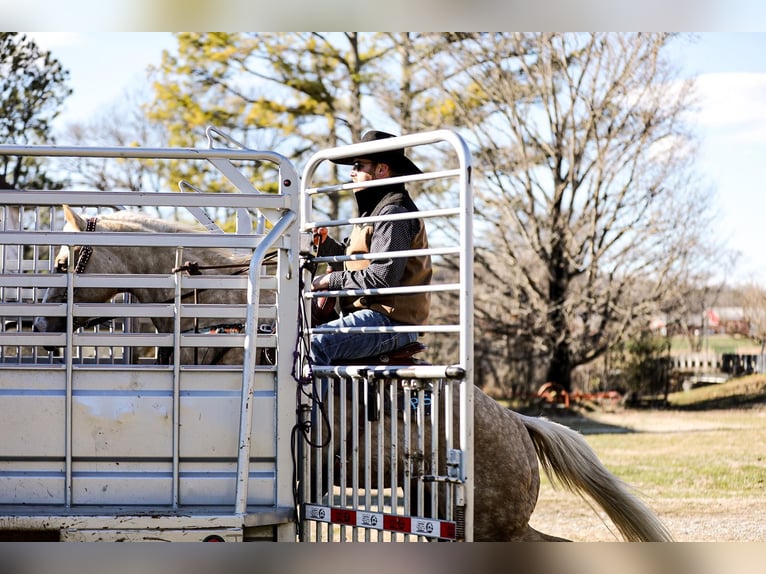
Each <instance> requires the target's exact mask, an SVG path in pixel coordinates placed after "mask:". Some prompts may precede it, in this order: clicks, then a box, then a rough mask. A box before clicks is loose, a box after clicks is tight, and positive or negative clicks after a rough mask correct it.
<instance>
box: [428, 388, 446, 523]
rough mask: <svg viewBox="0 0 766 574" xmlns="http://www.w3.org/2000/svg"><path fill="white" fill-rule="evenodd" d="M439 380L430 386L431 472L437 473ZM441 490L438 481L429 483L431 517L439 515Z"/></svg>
mask: <svg viewBox="0 0 766 574" xmlns="http://www.w3.org/2000/svg"><path fill="white" fill-rule="evenodd" d="M440 388H441V380H434V381H433V384H432V386H431V402H430V407H431V411H430V412H431V425H430V427H431V473H432V474H434V475H437V474H439V436H440V430H441V429H440V425H439V404H440V403H439V400H440V399H439V396H440V393H439V390H440ZM441 490H443V488H442V486H441V484H440V483H438V482H433V483H431V518H437V517H438V516H439V491H441Z"/></svg>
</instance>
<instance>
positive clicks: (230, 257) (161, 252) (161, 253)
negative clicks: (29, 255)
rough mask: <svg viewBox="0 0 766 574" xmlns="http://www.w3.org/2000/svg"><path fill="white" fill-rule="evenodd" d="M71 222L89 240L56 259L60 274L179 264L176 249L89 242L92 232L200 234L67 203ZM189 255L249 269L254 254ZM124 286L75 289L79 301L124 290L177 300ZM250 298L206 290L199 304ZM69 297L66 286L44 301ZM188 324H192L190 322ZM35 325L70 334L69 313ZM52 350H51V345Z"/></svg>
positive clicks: (79, 322) (158, 323)
mask: <svg viewBox="0 0 766 574" xmlns="http://www.w3.org/2000/svg"><path fill="white" fill-rule="evenodd" d="M64 215H65V218H66V224H65V226H64V230H65V231H75V232H82V234H83V237H84V240H83V241H82V244H81V245H77V246H74V247H72V248H71V251H70V249H69V248H68V247H66V246H64V247H62V248H61V249H60V251H59V252H58V254H57V255H56V259H55V269H56V272H58V273H66V272H71V271H73V272H74V273H75V274H88V273H93V274H96V273H97V274H110V275H120V274H131V275H144V274H164V273H169V272H170V271H171V270H173V268H174V267H175V265H176V249H175V248H172V247H161V246H154V247H147V246H145V245H144V246H137V245H119V246H110V245H98V246H95V247H91V246H89V245H88V241H87V235H88V234H89V233H88V232H92V231H97V232H102V231H109V232H144V233H152V232H156V233H191V232H200V229H199V228H195V227H192V226H189V225H185V224H180V223H177V222H171V221H166V220H162V219H156V218H151V217H147V216H145V215H142V214H139V213H136V212H132V211H119V212H116V213H113V214H106V215H100V216H99V217H97V218H90V219H86V218H85V217H83V216H81V215H79V214H77V213H75V212H74V211H73V210H72V209H70V208H69V207H67V206H64ZM184 255H185V256H189V257H190V258H191V260H193V261H195V262H197V263H198V264H199V265H201V266H208V265H210V266H215V265H213V264H219V265H220V264H230V265H228V266H231V267H236V266H239V267H240V268H242V267H244V269H247V264H248V261H249V257H246V256H242V255H237V254H234V253H232V252H230V251H228V250H225V249H217V248H201V249H189V250H187V251H184ZM131 285H132V286H129V287H128V286H126V287H121V286H119V285H117V286H110V287H83V286H79V287H75V288H74V290H73V300H74V302H75V303H106V302H108V301H110V300H111V299H112V298H113V297H115V295H118V294H119V293H129V294H131V295H132V296H133V297H134V298H135V299H136V300H137V301H138V302H140V303H160V302H168V301H171V300H172V299H173V294H174V291H173V289H171V288H167V289H166V288H150V287H148V286H136V282H135V281H134V282H132V284H131ZM245 300H246V294H245V292H244V291H243V290H237V289H234V290H225V289H218V290H205V291H204V293H202V294H200V296H199V301H198V302H199V303H213V304H215V303H228V304H242V303H244V302H245ZM65 301H67V289H66V287H52V288H49V289H48V290H47V291H46V293H45V296H44V298H43V303H62V302H65ZM75 319H76V321H75V324H74V326H75V328H78V327H82V326H84V325H88V324H91V323H92V321H95V319H92V318H89V317H81V316H78V317H75ZM152 322H153V323H154V326H155V328H156V329H157V330H158V331H159V332H166V333H167V332H172V331H173V327H172V319H167V318H165V319H162V318H157V317H152ZM186 323H188V325H187V324H186ZM190 327H191V320H185V323H184V328H190ZM33 329H34V330H35V331H38V332H58V333H60V332H64V331H65V330H66V318H65V317H37V318H36V319H35V322H34V326H33ZM47 350H51V349H47Z"/></svg>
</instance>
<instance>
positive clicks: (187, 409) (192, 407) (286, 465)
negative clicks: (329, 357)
mask: <svg viewBox="0 0 766 574" xmlns="http://www.w3.org/2000/svg"><path fill="white" fill-rule="evenodd" d="M208 137H209V148H208V149H165V148H162V149H150V148H81V147H60V146H0V154H5V155H17V156H37V157H47V158H52V157H54V158H70V159H71V158H81V159H83V158H85V159H95V158H98V160H99V161H104V162H105V163H106V162H114V163H118V162H124V161H149V162H154V163H159V162H167V163H171V162H175V165H176V166H180V167H182V168H184V169H194V167H193V166H195V165H200V163H202V164H205V165H207V166H208V167H209V166H211V165H212V166H213V168H214V169H213V170H212V171H213V173H215V174H217V180H216V181H217V182H218V183H219V184H221V185H222V186H223V187H228V191H230V192H231V193H225V192H220V193H210V192H205V191H203V190H200V189H196V188H194V187H192V186H191V185H189V184H186V183H183V182H182V184H181V190H180V191H181V192H180V193H179V192H178V191H153V190H141V191H137V192H126V191H96V190H80V189H66V190H23V191H22V190H3V191H0V217H2V221H1V222H0V226H1V227H2V234H0V235H1V237H2V238H1V239H0V250H2V260H1V261H0V264H1V265H2V267H1V268H0V295H1V299H2V301H1V302H0V319H1V320H2V321H1V323H0V436H2V437H3V439H2V441H0V530H9V529H10V530H25V531H46V530H54V531H55V530H58V531H59V533H60V539H62V540H63V539H80V540H91V539H107V540H108V539H123V540H133V539H138V540H144V539H165V540H168V539H178V540H199V539H202V538H203V537H206V536H216V537H219V538H220V539H224V540H241V539H243V538H248V537H250V536H253V537H260V536H261V535H264V536H265V537H267V538H269V539H280V540H291V539H294V537H295V524H294V497H293V495H294V492H293V477H294V463H293V460H292V451H291V445H290V440H289V436H290V433H291V430H292V428H293V426H294V421H295V407H294V404H295V401H294V397H295V395H294V392H295V384H294V381H293V379H292V374H291V367H292V362H293V361H292V355H293V350H294V344H295V339H296V336H297V306H296V305H295V301H296V300H297V299H298V293H299V292H298V259H299V257H298V253H299V250H300V233H299V230H298V216H297V212H296V207H297V205H298V197H299V195H298V194H299V177H298V174H297V172H296V170H295V169H294V167H293V166H292V164H291V163H290V162H289V161H288V160H287V159H286V158H284V157H282V156H280V155H279V154H276V153H272V152H265V151H254V150H247V149H242V148H241V147H240V146H238V145H237V144H236V142H233V141H232V140H230V139H228V138H227V137H226V136H225V135H224V134H221V133H220V132H218V131H217V130H214V129H210V130H209V131H208ZM221 142H223V144H224V145H223V146H221V145H220V144H221ZM195 162H196V163H195ZM256 165H257V166H258V167H259V169H261V170H262V171H265V175H264V176H263V177H264V178H265V179H268V180H269V181H270V185H271V187H272V188H273V191H274V193H262V192H260V191H259V190H258V189H257V188H256V184H254V183H253V179H252V176H251V173H254V172H255V168H254V167H253V166H256ZM247 170H250V171H247ZM246 174H247V175H246ZM62 204H67V205H70V206H76V207H77V209H78V210H84V211H85V212H87V213H89V214H94V215H96V214H99V213H102V214H103V213H104V212H106V211H113V210H115V209H136V208H144V209H147V208H149V209H155V210H158V211H161V212H163V210H164V212H167V213H170V214H172V213H175V212H178V211H181V212H184V213H186V212H187V211H188V212H189V213H191V214H192V215H194V216H195V217H196V218H197V219H198V220H199V221H200V222H201V223H203V224H204V225H205V226H206V227H207V229H208V230H209V231H210V232H209V233H204V232H203V233H182V234H177V233H152V234H147V233H110V232H101V231H99V230H98V229H96V231H94V232H92V233H88V244H89V245H91V246H92V247H93V249H94V250H98V249H99V248H103V247H102V246H112V245H132V246H137V247H143V248H145V249H147V250H151V249H154V248H157V247H162V246H164V247H170V248H175V249H176V252H177V260H178V261H180V262H182V261H184V258H183V253H184V250H189V249H192V248H209V247H219V248H227V249H233V250H239V251H242V252H245V253H249V254H251V255H252V259H251V263H250V267H249V269H248V270H247V272H246V273H245V274H243V275H237V276H232V275H229V274H227V272H224V271H222V272H218V273H216V272H213V273H212V274H205V275H188V274H183V273H174V272H172V270H171V269H167V270H160V271H158V272H157V273H154V274H144V275H121V276H115V275H93V274H89V273H88V274H77V273H74V272H72V269H70V270H69V272H68V273H56V272H55V271H56V269H55V264H54V260H53V259H54V255H55V253H56V251H57V250H58V248H59V246H62V245H64V246H69V248H70V251H71V250H72V249H73V248H74V246H76V245H81V244H82V235H83V234H82V233H76V232H63V231H61V227H62V225H63V219H62V217H61V205H62ZM225 210H228V211H229V212H231V211H232V210H234V211H235V212H236V221H237V229H236V230H235V231H232V232H223V230H222V229H221V227H219V223H220V225H221V226H222V225H223V224H222V223H221V222H220V220H219V222H216V221H215V219H216V214H217V213H220V212H222V211H225ZM187 215H188V214H187ZM267 251H275V252H276V258H275V262H276V264H275V266H273V267H268V268H267V267H265V266H264V265H263V262H264V258H265V256H266V253H267ZM70 267H74V265H71V266H70ZM113 284H119V285H121V286H126V285H141V286H144V287H147V286H149V287H152V288H156V289H168V290H170V291H171V292H173V293H176V294H178V296H174V297H172V298H171V299H170V300H168V301H166V302H163V303H154V304H142V303H139V302H136V301H130V300H128V299H116V300H113V301H111V302H109V303H104V304H101V303H99V304H93V303H87V302H75V301H73V298H72V297H69V299H68V300H67V301H65V302H63V303H56V304H42V303H41V299H42V296H43V293H44V292H45V290H46V289H47V288H49V287H61V288H66V289H69V293H72V292H73V291H72V290H73V289H75V288H78V287H83V286H107V285H113ZM196 289H199V290H205V289H210V290H212V289H221V290H223V289H226V290H243V291H245V292H246V293H247V304H240V305H231V306H222V305H205V304H197V303H196V302H195V301H193V300H190V299H188V298H183V297H182V296H181V293H187V292H189V291H193V290H196ZM264 293H269V294H271V295H272V297H271V299H270V300H268V301H267V300H266V298H265V297H263V294H264ZM39 315H48V316H56V317H65V318H66V319H67V321H68V327H69V328H68V329H67V330H66V331H62V332H56V333H38V332H32V329H31V325H32V320H33V318H34V317H35V316H39ZM78 316H88V317H96V318H98V319H101V320H103V324H101V325H96V326H90V327H83V328H74V327H75V325H76V323H75V318H76V317H78ZM156 317H166V318H167V319H168V320H170V321H174V322H175V323H174V325H175V327H174V328H173V330H172V332H170V333H160V332H156V331H155V330H154V329H152V328H148V329H144V328H142V326H146V325H147V324H148V325H151V323H150V322H149V319H151V318H156ZM189 317H195V318H208V319H209V318H225V319H226V320H230V321H237V322H240V323H243V324H244V325H245V328H244V331H242V332H218V333H215V334H213V333H212V332H193V333H189V332H183V331H182V330H181V329H180V327H178V325H179V324H180V321H181V320H182V319H184V318H189ZM264 320H267V321H269V322H270V323H271V324H273V327H274V329H273V330H267V331H259V330H258V325H259V323H262V322H263V321H264ZM99 322H100V321H95V322H93V323H92V324H93V325H95V324H96V323H99ZM42 346H53V347H58V348H60V349H62V351H60V352H59V351H57V352H47V351H43V350H42ZM161 347H169V348H172V349H175V350H176V351H179V350H180V349H182V348H189V349H204V348H224V347H227V348H228V347H238V348H240V349H242V352H243V355H244V362H243V363H241V364H239V365H195V364H181V361H180V360H178V359H177V357H179V356H180V354H181V353H180V352H176V353H174V357H176V359H174V360H173V361H171V362H170V364H157V361H156V359H157V357H156V354H153V353H154V350H155V349H157V348H161ZM147 349H148V350H150V351H147ZM264 349H266V350H269V352H270V353H272V354H273V355H274V357H275V359H274V360H273V361H272V362H271V363H272V364H261V363H260V362H258V363H257V362H256V358H255V357H256V355H257V353H258V352H260V351H263V350H264ZM256 363H257V364H256ZM147 533H149V534H147Z"/></svg>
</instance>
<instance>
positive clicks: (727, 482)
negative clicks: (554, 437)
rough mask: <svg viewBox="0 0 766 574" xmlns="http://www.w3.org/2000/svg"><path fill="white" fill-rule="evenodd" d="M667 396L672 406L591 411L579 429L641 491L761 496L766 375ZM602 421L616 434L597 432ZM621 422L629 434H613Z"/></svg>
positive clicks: (765, 477)
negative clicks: (657, 408)
mask: <svg viewBox="0 0 766 574" xmlns="http://www.w3.org/2000/svg"><path fill="white" fill-rule="evenodd" d="M668 400H669V403H670V408H669V409H662V410H655V411H652V410H643V411H630V410H625V411H623V412H622V413H620V412H617V413H610V414H608V415H606V414H603V413H601V414H600V413H589V414H586V415H585V417H586V422H585V424H584V425H581V426H580V428H579V429H578V430H582V432H583V433H584V435H585V438H586V440H587V441H588V443H589V444H590V445H591V446H592V447H593V449H594V450H595V451H596V452H597V453H598V455H599V457H600V458H601V460H602V462H603V463H604V464H605V466H606V467H607V468H608V469H609V470H610V471H612V472H613V473H614V474H616V475H617V476H619V477H620V478H622V479H623V480H625V481H627V482H628V483H629V484H631V485H634V486H636V487H637V488H638V489H639V490H640V491H641V492H648V493H651V494H652V496H661V497H663V498H673V499H684V498H689V499H691V498H695V499H696V498H699V497H700V495H701V494H703V493H704V496H705V497H710V498H716V499H728V498H738V499H739V498H745V499H746V498H754V499H755V498H763V496H764V491H765V489H766V446H765V445H766V376H764V375H752V376H749V377H742V378H740V379H733V380H730V381H728V382H726V383H722V384H717V385H710V386H706V387H700V388H697V389H694V390H692V391H688V392H679V393H673V394H671V395H669V397H668ZM588 418H591V420H590V421H587V419H588ZM653 419H654V422H653ZM560 422H562V423H564V424H568V425H569V426H572V427H573V428H578V424H577V423H575V422H570V423H568V422H567V420H566V419H561V420H560ZM599 422H601V423H603V424H604V426H603V429H604V430H606V429H607V428H608V430H609V431H610V432H599V426H598V423H599ZM594 423H595V424H594ZM607 424H608V425H609V426H608V427H607V426H606V425H607ZM620 425H624V427H623V429H622V430H623V431H624V432H614V431H615V430H616V429H615V426H617V427H619V426H620ZM585 429H587V430H585Z"/></svg>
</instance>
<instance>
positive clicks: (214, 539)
mask: <svg viewBox="0 0 766 574" xmlns="http://www.w3.org/2000/svg"><path fill="white" fill-rule="evenodd" d="M202 542H223V538H221V537H220V536H218V535H217V534H211V535H210V536H208V537H207V538H205V539H204V540H203V541H202Z"/></svg>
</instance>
